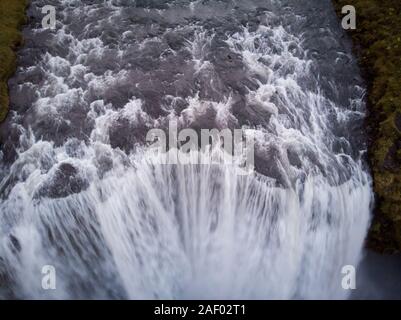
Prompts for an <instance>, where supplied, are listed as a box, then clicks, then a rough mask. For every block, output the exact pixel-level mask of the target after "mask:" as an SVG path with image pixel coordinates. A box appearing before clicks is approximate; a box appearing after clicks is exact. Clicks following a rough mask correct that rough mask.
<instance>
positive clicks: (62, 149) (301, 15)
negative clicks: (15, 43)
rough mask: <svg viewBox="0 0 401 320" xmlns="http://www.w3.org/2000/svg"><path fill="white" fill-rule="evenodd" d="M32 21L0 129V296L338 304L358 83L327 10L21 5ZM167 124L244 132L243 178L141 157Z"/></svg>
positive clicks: (359, 175)
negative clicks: (251, 165)
mask: <svg viewBox="0 0 401 320" xmlns="http://www.w3.org/2000/svg"><path fill="white" fill-rule="evenodd" d="M48 4H51V5H54V6H55V7H56V12H57V17H58V19H57V27H56V30H54V31H51V30H44V29H42V28H41V25H40V21H41V19H42V17H43V15H42V13H41V7H42V6H44V5H48ZM28 14H29V16H30V23H29V25H28V26H27V27H26V29H25V31H24V35H25V38H26V44H25V46H24V48H22V49H21V50H20V52H19V65H20V66H19V68H18V71H17V73H16V75H15V76H14V77H13V79H12V80H11V82H10V88H11V112H10V114H9V116H8V118H7V121H6V122H5V123H4V124H2V125H1V130H0V137H1V174H0V192H1V198H0V279H1V280H0V281H1V282H0V284H1V285H0V297H3V298H40V299H42V298H50V299H63V298H65V299H75V298H106V299H109V298H110V299H117V298H125V299H192V298H200V299H294V298H301V299H311V298H319V299H321V298H328V299H331V298H336V299H343V298H347V297H348V296H349V294H350V291H347V290H344V289H343V288H342V286H341V280H342V277H343V276H344V275H343V274H341V269H342V267H343V266H345V265H354V266H357V265H358V263H359V260H360V255H361V250H362V247H363V242H364V239H365V236H366V233H367V229H368V226H369V222H370V207H371V202H372V189H371V178H370V175H369V172H368V170H367V166H366V164H365V160H364V154H365V151H366V141H365V139H364V132H363V119H364V116H365V104H364V100H363V95H364V84H363V82H362V80H361V79H360V77H359V70H358V68H357V66H356V62H355V60H354V58H353V57H352V54H351V49H350V44H349V42H348V41H347V39H346V38H344V37H343V31H342V30H341V29H340V25H339V23H338V21H337V20H336V17H335V13H334V10H333V8H332V7H331V3H330V1H329V0H327V1H326V0H324V1H322V0H319V1H318V0H316V1H315V0H310V1H309V0H308V1H297V0H293V1H274V0H270V1H258V0H252V1H251V0H247V1H215V0H211V1H184V0H179V1H178V0H177V1H160V0H159V1H156V0H153V1H129V0H107V1H99V2H98V3H97V2H96V1H83V0H54V1H49V0H46V1H44V0H34V1H32V5H31V7H30V9H29V12H28ZM170 121H174V122H176V123H177V124H178V126H179V127H180V128H181V129H182V128H193V129H195V130H199V129H201V128H205V129H208V128H217V129H219V130H221V129H224V128H230V129H235V128H243V129H245V130H252V131H253V132H254V133H255V138H256V146H255V161H256V163H255V167H256V171H255V173H254V174H251V175H247V176H241V175H238V174H236V170H237V168H235V167H232V166H225V165H223V164H222V165H195V164H194V165H160V164H159V162H158V161H157V160H158V159H157V156H155V158H153V159H152V158H150V159H149V157H144V156H143V155H144V154H145V153H146V149H147V144H146V143H145V136H146V133H147V132H148V130H150V129H152V128H161V129H166V128H167V127H168V123H169V122H170ZM200 156H202V155H200ZM45 265H51V266H54V268H55V270H56V280H57V286H56V289H55V290H44V289H43V288H42V286H41V283H42V277H43V275H42V273H41V271H42V267H43V266H45Z"/></svg>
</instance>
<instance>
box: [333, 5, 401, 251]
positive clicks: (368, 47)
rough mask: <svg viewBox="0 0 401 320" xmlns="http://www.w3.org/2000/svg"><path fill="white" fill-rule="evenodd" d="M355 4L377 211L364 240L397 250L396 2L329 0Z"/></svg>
mask: <svg viewBox="0 0 401 320" xmlns="http://www.w3.org/2000/svg"><path fill="white" fill-rule="evenodd" d="M333 1H334V3H335V5H336V7H337V10H338V13H339V15H340V16H341V7H342V6H344V5H353V6H355V8H356V18H357V28H356V30H354V31H350V34H351V36H352V38H353V40H354V44H355V49H356V52H357V55H358V57H359V60H360V65H361V67H362V69H363V72H364V73H365V79H366V80H367V82H368V110H369V114H368V119H367V124H368V130H369V136H370V139H371V141H370V150H369V159H370V164H371V168H372V174H373V180H374V191H375V194H376V201H377V202H376V210H375V216H374V221H373V225H372V227H371V230H370V234H369V239H368V245H369V246H370V247H371V248H373V249H376V250H378V251H381V252H395V251H401V1H400V0H333Z"/></svg>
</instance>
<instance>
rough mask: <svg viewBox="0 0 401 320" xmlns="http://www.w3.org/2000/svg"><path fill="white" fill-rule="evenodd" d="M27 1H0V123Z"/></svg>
mask: <svg viewBox="0 0 401 320" xmlns="http://www.w3.org/2000/svg"><path fill="white" fill-rule="evenodd" d="M27 4H28V0H0V122H1V121H3V120H4V118H5V117H6V115H7V111H8V104H9V99H8V87H7V81H8V79H9V78H10V77H11V75H12V74H13V73H14V71H15V68H16V55H15V50H16V48H17V47H18V46H19V45H21V43H22V35H21V32H20V28H21V26H22V25H23V24H24V23H25V21H26V17H25V9H26V6H27Z"/></svg>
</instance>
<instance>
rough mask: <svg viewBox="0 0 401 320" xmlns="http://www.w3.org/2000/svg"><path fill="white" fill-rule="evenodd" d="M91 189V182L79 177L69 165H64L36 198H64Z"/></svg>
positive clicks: (40, 190) (75, 170) (61, 165)
mask: <svg viewBox="0 0 401 320" xmlns="http://www.w3.org/2000/svg"><path fill="white" fill-rule="evenodd" d="M88 187H89V182H88V181H87V180H86V179H84V178H83V177H81V176H80V175H79V172H78V170H77V169H76V168H75V167H74V166H73V165H72V164H69V163H62V164H60V165H59V167H58V168H57V169H56V172H55V173H54V174H53V176H52V177H51V178H50V179H49V180H48V181H46V182H45V183H44V185H43V186H42V187H41V188H40V189H39V191H38V192H37V193H36V195H35V197H36V198H38V197H48V198H53V199H54V198H64V197H67V196H69V195H71V194H75V193H79V192H81V191H83V190H85V189H87V188H88Z"/></svg>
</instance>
